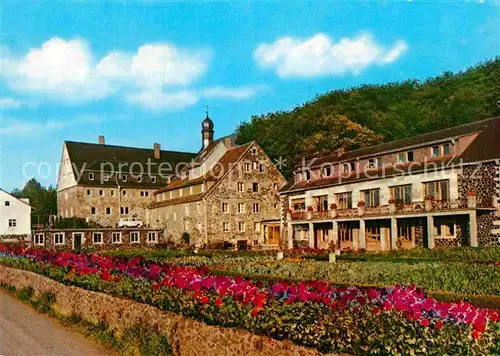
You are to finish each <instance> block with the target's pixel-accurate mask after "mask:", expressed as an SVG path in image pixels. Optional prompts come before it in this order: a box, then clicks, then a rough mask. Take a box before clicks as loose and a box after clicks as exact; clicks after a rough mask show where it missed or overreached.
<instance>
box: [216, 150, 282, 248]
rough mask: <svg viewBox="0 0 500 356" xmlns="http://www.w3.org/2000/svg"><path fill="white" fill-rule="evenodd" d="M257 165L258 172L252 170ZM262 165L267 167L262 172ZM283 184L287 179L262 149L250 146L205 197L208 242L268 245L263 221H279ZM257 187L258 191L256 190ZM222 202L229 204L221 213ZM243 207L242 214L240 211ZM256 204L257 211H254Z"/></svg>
mask: <svg viewBox="0 0 500 356" xmlns="http://www.w3.org/2000/svg"><path fill="white" fill-rule="evenodd" d="M254 162H258V164H259V169H254V168H253V166H252V165H253V163H254ZM248 164H250V166H251V169H250V170H249V171H247V170H246V169H245V167H246V166H247V165H248ZM260 165H264V171H263V172H261V171H260ZM238 183H243V185H244V189H243V190H244V191H243V192H240V191H239V190H238ZM284 183H285V179H284V178H283V176H282V175H281V173H280V172H279V171H278V170H277V169H276V167H274V165H273V162H272V161H271V160H270V159H269V157H267V155H266V154H265V152H264V151H263V150H262V148H260V147H259V146H258V145H257V144H253V145H251V146H250V147H249V149H248V150H247V151H246V153H245V154H244V155H243V156H242V157H241V159H240V161H239V162H238V163H237V164H236V165H234V166H233V168H232V169H231V171H230V172H229V174H228V176H226V177H225V178H224V179H222V180H221V181H220V182H219V183H218V184H217V186H216V187H215V188H214V190H213V191H212V192H211V193H210V195H209V196H208V197H207V198H206V206H207V234H206V238H207V242H210V243H220V242H223V241H234V240H245V241H248V243H250V244H251V245H254V246H258V245H262V244H265V243H266V241H264V240H263V236H262V234H261V229H262V226H261V222H262V221H265V220H271V219H278V218H279V216H280V209H281V208H280V205H279V196H278V190H279V188H280V187H281V186H282V185H283V184H284ZM255 184H256V188H257V191H254V185H255ZM223 203H226V204H228V211H227V212H223V211H222V204H223ZM255 204H257V205H255ZM241 205H243V207H244V208H243V212H240V211H239V209H240V207H241ZM254 205H255V207H256V209H258V210H257V211H255V212H254ZM257 207H258V208H257ZM224 223H226V224H229V231H224ZM241 224H243V225H242V226H240V225H241ZM240 227H243V228H244V229H243V231H240Z"/></svg>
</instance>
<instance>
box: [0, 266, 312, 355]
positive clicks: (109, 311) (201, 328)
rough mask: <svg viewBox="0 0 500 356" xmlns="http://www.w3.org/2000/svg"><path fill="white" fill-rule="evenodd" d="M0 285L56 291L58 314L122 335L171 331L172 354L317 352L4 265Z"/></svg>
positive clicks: (168, 333) (1, 269)
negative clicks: (135, 330) (143, 329)
mask: <svg viewBox="0 0 500 356" xmlns="http://www.w3.org/2000/svg"><path fill="white" fill-rule="evenodd" d="M0 283H5V284H8V285H11V286H14V287H16V289H21V288H23V287H28V286H31V287H33V289H34V290H35V295H37V294H41V293H46V292H50V293H54V295H55V296H56V303H55V304H54V305H53V308H54V309H55V310H56V311H57V312H58V313H60V314H63V315H66V316H70V315H78V316H80V317H81V318H82V319H84V320H86V321H89V322H92V323H99V322H104V323H106V324H107V325H108V327H109V328H110V329H112V330H114V331H116V332H117V333H118V335H120V334H121V333H122V332H123V331H124V330H125V329H127V328H130V327H134V326H136V325H138V324H139V325H142V326H145V327H148V328H151V329H153V330H158V331H159V332H160V333H163V334H165V335H167V337H168V340H169V343H170V346H171V347H172V351H173V353H174V355H177V356H191V355H221V356H237V355H256V356H259V355H262V356H269V355H273V356H278V355H283V356H289V355H296V356H313V355H320V354H319V353H318V352H317V351H316V350H312V349H307V348H305V347H301V346H298V345H294V344H293V343H291V342H289V341H277V340H273V339H270V338H267V337H264V336H258V335H254V334H251V333H249V332H247V331H245V330H240V329H235V328H234V329H233V328H223V327H218V326H213V325H206V324H203V323H201V322H199V321H196V320H192V319H189V318H186V317H183V316H182V315H180V314H175V313H168V312H164V311H161V310H159V309H157V308H155V307H152V306H150V305H147V304H143V303H138V302H135V301H133V300H129V299H122V298H117V297H113V296H110V295H107V294H103V293H97V292H92V291H88V290H85V289H82V288H78V287H71V286H65V285H63V284H61V283H59V282H56V281H54V280H51V279H50V278H47V277H45V276H42V275H38V274H36V273H32V272H29V271H23V270H18V269H14V268H9V267H5V266H2V265H0Z"/></svg>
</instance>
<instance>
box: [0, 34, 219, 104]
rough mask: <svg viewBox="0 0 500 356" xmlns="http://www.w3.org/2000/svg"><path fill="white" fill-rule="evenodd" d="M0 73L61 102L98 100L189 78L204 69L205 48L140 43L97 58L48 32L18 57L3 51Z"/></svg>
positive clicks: (82, 45) (80, 44) (79, 43)
mask: <svg viewBox="0 0 500 356" xmlns="http://www.w3.org/2000/svg"><path fill="white" fill-rule="evenodd" d="M2 53H4V55H5V56H4V57H5V59H3V60H2V64H3V65H4V66H5V70H4V71H3V74H2V75H3V76H4V77H6V79H7V83H8V85H9V86H10V87H11V88H13V89H15V90H18V91H24V92H32V93H36V94H40V95H44V96H47V97H49V98H55V99H58V100H65V101H78V102H80V101H86V100H92V99H101V98H105V97H107V96H110V95H114V94H117V93H118V94H123V93H126V92H128V91H130V90H132V91H133V90H135V89H137V88H141V90H147V91H159V90H160V91H161V90H162V89H163V88H164V87H171V86H181V85H188V84H191V83H193V82H194V81H195V80H196V79H198V78H199V77H200V76H201V75H202V74H203V73H205V71H206V70H207V67H208V64H209V62H210V59H211V53H210V51H208V50H205V49H198V50H192V51H191V50H183V49H179V48H176V47H174V46H172V45H170V44H165V43H158V44H145V45H143V46H141V47H139V48H138V50H137V52H136V53H127V52H119V51H117V52H110V53H108V54H107V55H105V56H104V57H102V58H101V59H100V60H97V59H96V58H95V56H94V54H93V53H92V51H91V49H90V46H89V45H88V43H87V42H86V41H85V40H82V39H72V40H64V39H61V38H57V37H54V38H52V39H50V40H48V41H47V42H45V43H44V44H43V45H42V46H41V47H40V48H34V49H31V50H29V51H28V53H26V54H25V55H24V56H20V57H18V58H16V57H14V56H12V55H11V54H10V53H9V52H8V50H5V51H2Z"/></svg>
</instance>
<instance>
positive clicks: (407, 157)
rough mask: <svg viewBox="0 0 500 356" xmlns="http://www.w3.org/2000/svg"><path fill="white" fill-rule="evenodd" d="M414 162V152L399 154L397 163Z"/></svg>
mask: <svg viewBox="0 0 500 356" xmlns="http://www.w3.org/2000/svg"><path fill="white" fill-rule="evenodd" d="M412 161H413V151H408V152H402V153H398V156H397V162H398V163H407V162H412Z"/></svg>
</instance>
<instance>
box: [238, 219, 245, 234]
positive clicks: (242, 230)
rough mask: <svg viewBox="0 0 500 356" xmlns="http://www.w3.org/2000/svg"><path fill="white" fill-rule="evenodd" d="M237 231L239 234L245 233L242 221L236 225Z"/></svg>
mask: <svg viewBox="0 0 500 356" xmlns="http://www.w3.org/2000/svg"><path fill="white" fill-rule="evenodd" d="M238 231H239V232H245V223H244V222H243V221H240V222H239V223H238Z"/></svg>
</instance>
